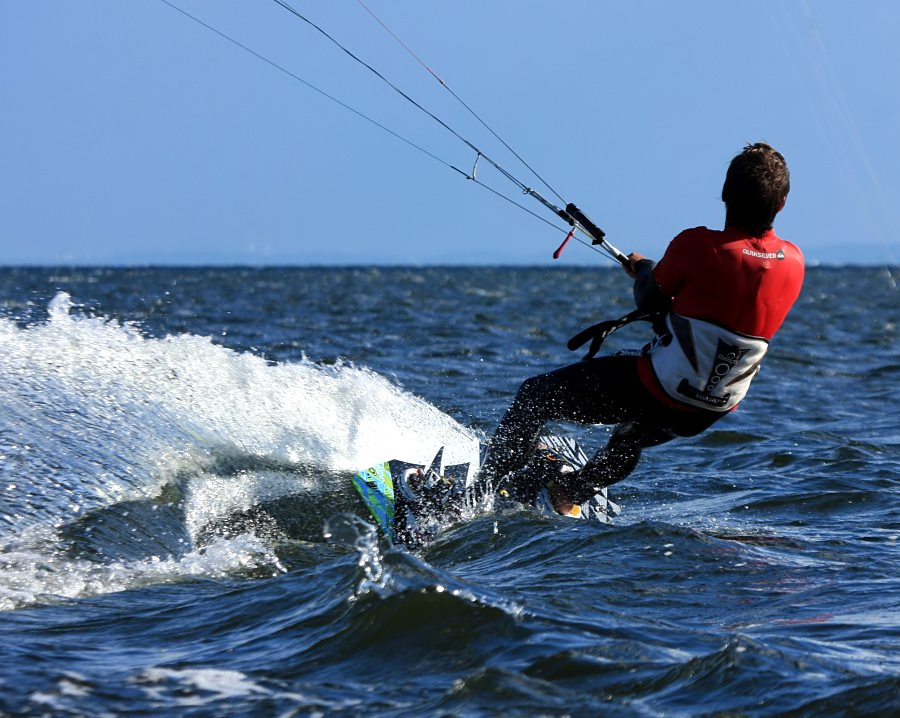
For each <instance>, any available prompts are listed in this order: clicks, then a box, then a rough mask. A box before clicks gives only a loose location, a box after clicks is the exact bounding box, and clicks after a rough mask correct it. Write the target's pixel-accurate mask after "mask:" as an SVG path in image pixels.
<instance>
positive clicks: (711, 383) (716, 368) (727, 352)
mask: <svg viewBox="0 0 900 718" xmlns="http://www.w3.org/2000/svg"><path fill="white" fill-rule="evenodd" d="M748 351H750V350H749V349H741V348H740V347H737V346H735V345H733V344H728V343H726V342H724V341H722V340H721V339H719V346H718V347H717V348H716V360H715V362H713V366H712V369H711V370H710V372H709V378H708V379H707V380H706V391H707V392H708V393H710V394H712V393H713V391H714V390H715V389H716V387H718V386H719V383H720V382H721V381H722V380H723V379H724V378H725V377H726V376H727V375H728V373H729V372H730V371H731V370H732V369H734V365H735V364H737V363H738V362H739V361H740V360H741V358H742V357H743V356H744V355H745V354H746V353H747V352H748Z"/></svg>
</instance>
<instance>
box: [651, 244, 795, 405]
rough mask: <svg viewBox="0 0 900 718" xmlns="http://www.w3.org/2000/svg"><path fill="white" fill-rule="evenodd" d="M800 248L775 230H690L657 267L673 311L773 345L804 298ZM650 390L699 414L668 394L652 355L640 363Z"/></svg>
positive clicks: (655, 271) (658, 280)
mask: <svg viewBox="0 0 900 718" xmlns="http://www.w3.org/2000/svg"><path fill="white" fill-rule="evenodd" d="M803 274H804V263H803V254H802V252H801V251H800V249H799V248H798V247H797V246H795V245H793V244H791V243H790V242H786V241H785V240H783V239H781V238H779V237H778V236H777V235H776V234H775V232H774V231H771V230H770V231H769V232H766V234H764V235H763V236H762V237H750V236H749V235H747V234H745V233H743V232H740V231H738V230H736V229H730V228H726V229H725V230H721V231H720V230H712V229H707V228H706V227H697V228H694V229H688V230H685V231H684V232H682V233H681V234H679V235H678V236H677V237H675V239H673V240H672V241H671V243H670V244H669V247H668V248H667V249H666V253H665V255H664V256H663V258H662V259H661V260H660V261H659V263H658V264H657V265H656V267H655V268H654V269H653V279H654V281H655V282H656V284H657V286H658V287H659V289H660V291H661V293H662V295H663V296H665V297H670V298H672V304H671V306H670V307H669V309H670V310H671V311H672V312H674V313H675V314H678V315H681V316H682V317H687V318H690V319H699V320H702V321H705V322H710V323H712V324H715V325H717V326H719V327H722V328H724V329H727V330H729V331H731V332H736V333H738V334H743V335H746V336H749V337H759V338H761V339H764V340H765V341H767V342H768V341H769V340H770V339H771V338H772V337H773V336H774V335H775V332H776V331H778V329H779V327H781V325H782V323H783V322H784V320H785V317H787V314H788V311H789V310H790V308H791V306H792V305H793V303H794V301H795V300H796V299H797V297H798V296H799V294H800V287H801V285H802V284H803ZM638 373H639V375H640V377H641V379H642V381H643V382H644V384H645V385H646V386H647V388H648V389H650V391H651V392H652V393H653V394H654V395H655V396H656V397H657V398H658V399H659V400H660V401H662V402H663V403H665V404H667V405H669V406H673V407H677V408H682V409H685V410H688V411H697V409H696V408H691V407H689V406H687V405H685V404H684V403H683V402H680V401H677V400H676V399H675V398H673V397H672V396H670V395H668V394H667V393H666V392H665V390H664V389H663V388H662V385H661V384H660V383H659V380H658V379H657V377H656V374H655V372H654V370H653V367H652V366H651V362H650V360H649V358H648V357H646V356H645V357H642V358H641V361H639V363H638Z"/></svg>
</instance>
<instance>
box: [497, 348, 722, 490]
mask: <svg viewBox="0 0 900 718" xmlns="http://www.w3.org/2000/svg"><path fill="white" fill-rule="evenodd" d="M637 361H638V358H637V357H636V356H630V355H622V356H620V355H615V356H603V357H597V358H594V359H587V360H584V361H580V362H578V363H576V364H570V365H569V366H565V367H562V368H561V369H557V370H555V371H551V372H548V373H547V374H541V375H539V376H535V377H532V378H530V379H526V380H525V381H524V382H523V383H522V385H521V386H520V387H519V391H518V393H517V394H516V398H515V400H514V401H513V403H512V404H511V405H510V407H509V409H508V410H507V412H506V414H505V415H504V417H503V419H501V421H500V424H499V425H498V426H497V430H496V431H495V432H494V437H493V438H492V439H491V443H490V446H489V449H488V456H487V459H486V460H485V463H484V466H483V468H482V476H483V477H485V478H486V479H488V480H489V481H491V482H496V480H498V479H500V478H502V477H503V476H506V475H507V474H509V473H510V472H514V471H518V470H519V469H521V468H522V467H523V466H524V465H525V464H526V463H527V462H528V460H529V459H530V458H531V456H532V453H533V450H534V448H535V445H536V443H537V439H538V436H539V435H540V432H541V431H542V429H543V428H544V425H545V424H546V423H547V422H549V421H574V422H577V423H580V424H618V426H617V427H616V429H615V431H614V432H613V435H612V437H610V440H609V443H608V444H607V445H606V447H605V448H604V449H601V450H600V451H598V452H597V454H596V455H595V456H594V457H593V458H592V459H591V460H590V461H588V463H587V464H586V465H585V467H584V468H583V469H582V470H581V471H579V472H578V473H577V474H576V475H574V476H573V477H572V481H571V483H570V484H568V485H566V486H565V487H564V489H565V492H566V494H567V495H568V498H569V499H570V500H572V501H574V502H577V503H581V502H583V501H587V500H588V499H589V498H590V497H591V496H593V495H594V494H595V493H596V492H597V491H598V490H599V489H600V488H602V487H604V486H609V485H610V484H614V483H615V482H617V481H620V480H621V479H623V478H625V477H626V476H628V474H630V473H631V472H632V471H633V470H634V468H635V466H637V463H638V461H639V459H640V456H641V450H642V449H645V448H648V447H651V446H658V445H659V444H662V443H665V442H666V441H670V440H671V439H674V438H676V437H678V436H694V435H695V434H699V433H700V432H702V431H704V430H705V429H707V428H708V427H709V426H710V425H712V424H713V423H714V422H715V421H717V420H718V419H720V418H721V417H722V416H724V415H725V413H727V412H725V413H722V412H712V411H704V410H699V411H689V410H688V411H684V410H679V409H675V408H672V407H669V406H667V405H665V404H663V403H662V402H660V401H659V400H658V399H657V398H656V397H654V396H653V394H651V393H650V392H649V390H648V389H647V388H646V387H645V386H644V384H643V382H642V381H641V380H640V377H639V376H638V371H637Z"/></svg>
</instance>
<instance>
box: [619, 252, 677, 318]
mask: <svg viewBox="0 0 900 718" xmlns="http://www.w3.org/2000/svg"><path fill="white" fill-rule="evenodd" d="M628 262H629V266H628V267H626V268H625V271H626V272H627V273H628V275H629V276H630V277H634V303H635V304H636V305H637V308H638V309H643V310H644V311H646V312H660V311H665V310H666V309H668V308H669V304H671V299H670V298H669V297H667V296H665V295H664V294H663V293H662V292H661V291H660V289H659V285H658V284H657V283H656V280H655V279H654V278H653V269H654V268H655V267H656V262H654V261H653V260H652V259H647V258H646V257H645V256H644V255H642V254H638V253H637V252H632V253H631V254H629V255H628Z"/></svg>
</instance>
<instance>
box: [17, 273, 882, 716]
mask: <svg viewBox="0 0 900 718" xmlns="http://www.w3.org/2000/svg"><path fill="white" fill-rule="evenodd" d="M894 275H895V276H896V272H894ZM898 300H900V294H898V290H897V288H896V285H895V283H894V279H893V277H892V275H891V273H889V272H888V271H886V270H885V269H877V268H873V269H862V268H850V269H848V268H840V269H838V268H814V269H811V270H810V271H809V273H808V278H807V283H806V286H805V288H804V292H803V295H802V296H801V299H800V300H799V303H798V305H797V306H796V307H795V309H794V312H793V313H792V314H791V316H790V317H789V319H788V321H787V323H786V325H785V327H784V328H783V330H782V332H781V333H780V334H779V335H778V337H777V338H776V340H775V342H773V345H772V349H771V352H770V355H769V358H768V359H767V361H766V364H765V366H764V367H763V372H762V374H761V375H760V377H759V378H758V379H757V380H756V382H755V383H754V386H753V389H752V390H751V393H750V396H749V397H748V399H747V400H746V401H745V402H744V404H743V405H742V406H741V408H740V409H739V410H738V411H737V412H735V413H734V414H733V415H731V416H729V417H728V418H727V419H725V420H723V421H722V422H720V423H719V424H717V425H716V427H715V429H714V430H712V431H710V432H708V433H707V434H705V435H703V436H700V437H697V438H695V439H691V440H684V441H681V442H680V443H674V444H670V445H667V446H665V447H660V448H658V449H656V450H654V451H649V452H647V453H646V454H645V459H644V461H643V462H642V464H641V465H640V467H639V468H638V470H637V471H636V472H635V473H634V474H633V475H632V476H631V477H630V478H629V479H628V480H627V481H625V482H623V483H621V484H619V485H616V486H615V487H613V489H612V491H611V497H612V498H613V499H615V500H616V501H617V502H618V503H619V504H620V505H621V506H622V513H621V515H620V516H619V517H617V519H616V520H615V522H614V523H613V524H611V525H600V524H589V523H587V522H578V521H574V520H570V519H563V518H561V517H560V518H553V517H547V516H539V515H536V514H534V513H531V512H529V511H526V510H518V511H509V510H506V511H504V512H502V513H487V514H482V515H479V516H476V517H475V518H473V519H471V520H468V521H466V522H464V523H461V524H458V525H454V526H449V527H447V528H446V530H444V531H443V532H442V533H441V534H439V536H438V537H437V539H436V540H435V542H434V543H432V544H430V545H429V546H426V547H425V548H423V549H422V550H420V551H418V552H416V553H410V552H407V551H404V550H396V549H389V548H388V547H387V546H385V545H384V544H383V543H382V542H380V541H379V539H378V537H377V536H376V535H375V534H374V532H373V531H372V530H371V529H369V527H368V525H367V524H365V523H363V522H361V521H360V519H359V518H358V516H362V515H364V513H363V512H361V511H360V510H359V509H360V507H359V506H358V505H357V502H356V499H355V496H354V494H353V492H352V489H351V488H350V479H351V477H352V475H353V474H354V472H355V471H356V470H358V469H360V468H363V467H364V466H365V465H368V464H370V463H372V462H374V461H377V460H382V459H387V458H394V457H395V456H396V457H397V458H408V459H410V460H427V458H430V455H431V454H433V453H434V451H435V449H436V446H439V445H441V444H446V445H447V446H448V451H450V452H455V453H456V454H458V455H468V454H469V452H471V450H472V447H473V446H474V445H475V444H476V443H477V439H478V438H483V437H484V436H485V435H487V434H489V432H490V430H491V429H492V427H493V426H494V424H495V423H496V421H497V420H498V418H499V416H500V415H501V413H502V412H503V410H504V409H505V408H506V405H507V403H508V401H509V400H510V398H511V395H512V393H513V392H514V390H515V388H516V386H517V385H518V383H519V382H520V381H521V380H522V379H523V378H525V377H527V376H529V375H530V374H533V373H535V372H538V371H543V370H546V369H548V368H552V367H554V366H558V365H560V364H563V363H566V362H568V361H570V360H572V359H574V358H575V357H573V356H572V355H571V354H570V353H569V352H568V351H567V350H566V349H565V342H566V340H567V339H568V337H569V336H571V335H572V334H574V333H575V332H576V331H577V330H579V329H581V328H583V327H584V326H585V325H587V324H590V323H593V322H595V321H598V320H599V319H602V318H610V317H614V316H618V315H619V314H620V313H624V311H627V309H629V308H630V301H631V299H630V286H629V282H628V280H627V278H626V277H625V276H624V275H623V274H621V273H620V272H616V271H613V270H607V269H597V270H588V269H492V268H475V269H472V268H468V269H464V268H457V269H449V270H444V269H374V268H367V269H322V268H310V269H184V270H180V269H58V270H57V269H0V302H2V305H0V314H2V317H3V318H2V319H0V403H2V407H3V410H2V415H0V487H2V492H3V493H2V497H3V498H2V502H0V551H2V554H0V567H2V571H0V609H2V613H0V618H2V620H0V712H2V713H5V714H11V715H53V716H65V715H79V716H80V715H102V714H107V715H110V714H123V713H128V714H129V715H154V716H157V715H167V716H170V715H171V716H208V715H282V716H288V715H318V714H322V715H397V716H407V715H409V716H412V715H416V716H419V715H433V716H443V715H460V716H480V715H598V714H607V713H611V714H615V715H640V716H647V715H666V716H671V715H683V716H694V715H729V716H730V715H798V716H814V715H868V716H881V715H883V716H888V715H896V714H898V712H900V578H898V573H900V571H898V569H900V408H898V407H900V341H898V330H897V321H898V318H900V311H898V306H900V301H898ZM643 331H644V330H643V328H642V327H636V326H632V327H628V328H627V329H626V330H623V331H622V332H620V333H619V334H617V335H615V336H614V337H613V338H612V339H611V340H610V347H609V348H610V349H611V350H612V349H616V348H618V347H620V346H638V345H640V344H641V343H643V341H644V340H645V339H646V336H645V335H644V334H643V333H642V332H643ZM558 428H559V430H560V431H563V432H567V433H569V432H571V433H573V434H574V435H576V436H578V437H579V438H580V439H581V441H582V442H583V443H584V444H585V446H586V447H588V448H592V447H596V446H597V445H599V444H601V443H602V442H603V441H604V440H605V437H606V435H607V429H605V428H603V427H594V428H589V429H585V430H583V429H578V428H576V427H566V426H562V427H558Z"/></svg>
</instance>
